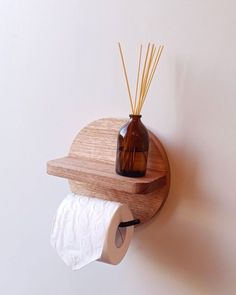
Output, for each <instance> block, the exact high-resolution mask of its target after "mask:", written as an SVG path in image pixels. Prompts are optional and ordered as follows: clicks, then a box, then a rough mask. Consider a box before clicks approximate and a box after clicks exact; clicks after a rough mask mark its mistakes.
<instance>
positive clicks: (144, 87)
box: [118, 43, 164, 115]
mask: <svg viewBox="0 0 236 295" xmlns="http://www.w3.org/2000/svg"><path fill="white" fill-rule="evenodd" d="M118 46H119V51H120V56H121V60H122V65H123V70H124V74H125V81H126V86H127V89H128V95H129V100H130V106H131V112H132V114H133V115H140V113H141V110H142V107H143V105H144V103H145V100H146V97H147V94H148V90H149V88H150V85H151V82H152V79H153V76H154V74H155V72H156V68H157V65H158V62H159V60H160V57H161V53H162V50H163V48H164V46H163V45H160V46H159V47H158V50H156V46H155V44H152V45H150V43H148V45H147V49H146V55H145V59H144V61H143V62H142V45H140V50H139V57H138V71H137V80H136V86H135V95H134V99H133V97H132V95H131V91H130V85H129V79H128V74H127V70H126V66H125V61H124V55H123V52H122V48H121V45H120V43H118Z"/></svg>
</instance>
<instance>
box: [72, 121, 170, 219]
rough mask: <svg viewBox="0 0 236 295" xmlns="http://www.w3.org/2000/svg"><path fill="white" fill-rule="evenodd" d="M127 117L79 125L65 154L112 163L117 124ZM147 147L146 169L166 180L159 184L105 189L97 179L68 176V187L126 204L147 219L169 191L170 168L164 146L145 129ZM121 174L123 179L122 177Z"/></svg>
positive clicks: (77, 191)
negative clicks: (138, 190) (139, 189)
mask: <svg viewBox="0 0 236 295" xmlns="http://www.w3.org/2000/svg"><path fill="white" fill-rule="evenodd" d="M126 122H127V121H126V120H121V119H113V118H112V119H111V118H107V119H100V120H97V121H94V122H92V123H90V124H89V125H87V126H86V127H85V128H83V129H82V130H81V131H80V132H79V134H78V135H77V136H76V138H75V139H74V141H73V143H72V145H71V149H70V153H69V156H72V157H79V158H81V157H82V158H85V159H92V160H95V161H98V162H105V163H110V164H113V165H114V170H115V157H116V145H117V135H118V131H119V129H120V127H121V126H122V125H124V124H125V123H126ZM149 138H150V147H149V154H148V165H147V166H148V169H150V170H151V171H152V170H153V171H155V170H157V171H164V172H165V173H166V181H165V184H163V185H162V186H161V187H159V188H157V189H155V190H154V191H152V192H150V193H147V194H130V193H127V192H123V191H119V190H117V189H109V190H108V189H106V188H103V187H101V186H99V183H94V184H88V183H82V182H79V181H74V180H69V184H70V188H71V191H72V192H74V193H77V194H81V195H87V196H91V197H97V198H102V199H106V200H111V201H117V202H120V203H125V204H127V205H128V206H129V207H130V209H131V211H132V213H133V215H134V218H138V219H140V221H141V223H143V222H146V221H148V220H149V219H151V218H152V217H153V216H154V215H155V214H156V213H157V212H158V211H159V210H160V209H161V207H162V206H163V204H164V203H165V200H166V198H167V196H168V193H169V187H170V168H169V162H168V158H167V156H166V153H165V150H164V148H163V146H162V144H161V143H160V141H159V140H158V138H157V137H156V136H155V135H154V134H153V133H152V132H150V131H149ZM125 178H126V177H124V179H123V181H125Z"/></svg>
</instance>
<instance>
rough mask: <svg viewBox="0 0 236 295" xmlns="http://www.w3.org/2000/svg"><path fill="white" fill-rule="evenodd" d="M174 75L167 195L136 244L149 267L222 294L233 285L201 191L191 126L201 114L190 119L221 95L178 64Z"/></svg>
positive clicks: (212, 208)
mask: <svg viewBox="0 0 236 295" xmlns="http://www.w3.org/2000/svg"><path fill="white" fill-rule="evenodd" d="M181 71H182V72H181ZM213 76H214V74H213ZM176 77H177V82H176V85H177V86H176V87H177V88H176V93H177V97H176V100H177V102H176V104H177V118H178V120H179V123H178V125H177V134H178V136H179V138H178V139H177V142H179V146H176V145H175V146H174V145H173V146H172V147H167V150H168V155H169V160H170V164H171V191H170V194H169V197H168V199H167V202H166V204H165V206H164V208H163V209H162V211H161V212H160V213H159V214H158V215H157V217H156V218H154V220H152V221H151V222H149V224H147V225H143V226H140V228H138V229H137V235H136V237H135V239H136V243H135V245H136V246H137V247H138V248H139V250H142V255H143V256H146V258H148V259H150V261H151V263H153V264H154V265H156V266H157V267H158V268H159V269H160V268H161V267H164V268H167V269H168V271H170V272H173V275H174V276H175V278H179V279H181V280H184V281H186V284H190V285H192V286H194V285H195V284H196V286H198V287H201V288H203V289H205V291H206V290H208V291H211V292H213V294H214V293H215V294H226V293H225V292H224V291H225V289H226V288H227V287H229V286H232V285H235V283H234V281H233V280H234V278H232V277H230V276H228V271H227V264H226V261H225V259H224V254H223V253H221V251H222V247H220V245H219V233H217V228H213V230H212V228H211V227H210V225H211V221H210V220H209V219H216V218H217V216H218V214H217V212H219V211H220V206H219V205H218V206H217V203H216V202H214V204H213V202H211V200H212V199H213V198H212V196H210V195H209V194H208V192H207V191H205V190H203V189H202V188H201V183H200V178H201V166H200V165H199V162H200V159H198V153H197V151H196V150H194V144H193V143H194V138H193V137H194V136H195V135H196V133H195V134H193V130H194V129H195V126H194V124H197V122H196V121H194V120H195V119H196V118H199V114H196V115H194V111H193V109H194V108H195V109H196V110H199V108H200V107H201V106H200V105H199V104H202V103H203V100H204V99H207V98H208V96H209V95H214V96H217V95H218V96H219V95H220V93H218V94H216V93H210V90H209V89H208V88H206V85H205V82H204V81H203V83H201V80H198V79H197V80H196V79H195V78H193V76H192V75H191V73H187V71H186V68H185V69H181V68H180V67H179V66H177V70H176ZM212 83H213V82H212ZM201 84H202V85H201ZM183 85H185V87H184V86H183ZM199 88H200V89H201V94H202V92H203V93H204V91H205V90H206V91H205V94H206V96H205V98H204V99H203V100H202V101H201V102H200V103H199V100H198V95H199ZM215 91H217V90H215ZM178 105H180V107H181V108H180V107H178ZM196 131H197V130H196ZM198 132H199V130H198ZM196 136H197V135H196ZM200 144H201V143H200ZM215 199H216V200H217V198H215ZM207 218H209V219H207ZM220 292H221V293H220ZM204 294H206V293H204ZM227 294H228V293H227Z"/></svg>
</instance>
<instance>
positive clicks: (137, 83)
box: [134, 44, 142, 114]
mask: <svg viewBox="0 0 236 295" xmlns="http://www.w3.org/2000/svg"><path fill="white" fill-rule="evenodd" d="M141 59H142V44H141V45H140V50H139V61H138V74H137V81H136V88H135V101H134V113H135V114H136V103H137V95H138V86H139V76H140V66H141Z"/></svg>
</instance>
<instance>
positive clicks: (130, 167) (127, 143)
mask: <svg viewBox="0 0 236 295" xmlns="http://www.w3.org/2000/svg"><path fill="white" fill-rule="evenodd" d="M129 116H130V120H129V122H127V123H126V124H125V125H124V126H122V127H121V129H120V131H119V134H118V139H117V152H116V173H118V174H120V175H123V176H129V177H141V176H144V175H145V173H146V169H147V157H148V148H149V137H148V131H147V129H146V127H145V126H144V125H143V123H142V122H141V117H142V116H141V115H129Z"/></svg>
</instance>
